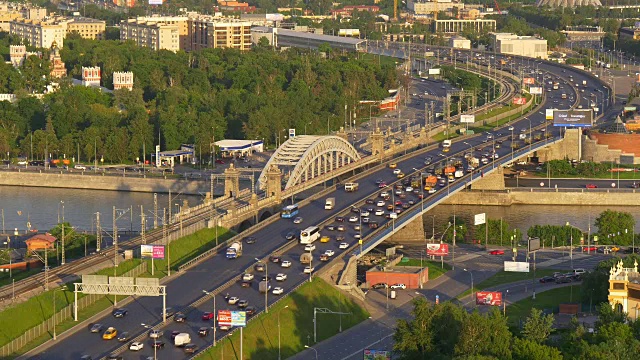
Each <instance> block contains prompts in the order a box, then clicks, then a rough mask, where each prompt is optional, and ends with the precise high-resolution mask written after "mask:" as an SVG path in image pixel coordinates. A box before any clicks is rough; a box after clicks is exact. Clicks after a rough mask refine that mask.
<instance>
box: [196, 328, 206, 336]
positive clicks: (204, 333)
mask: <svg viewBox="0 0 640 360" xmlns="http://www.w3.org/2000/svg"><path fill="white" fill-rule="evenodd" d="M198 335H200V336H207V335H209V328H208V327H206V326H203V327H201V328H200V329H198Z"/></svg>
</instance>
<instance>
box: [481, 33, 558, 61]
mask: <svg viewBox="0 0 640 360" xmlns="http://www.w3.org/2000/svg"><path fill="white" fill-rule="evenodd" d="M489 37H490V38H491V43H492V45H493V48H494V49H495V50H496V51H498V52H499V53H501V54H511V55H520V56H528V57H532V58H539V59H546V58H547V40H545V39H540V38H537V37H534V36H518V35H515V34H511V33H489Z"/></svg>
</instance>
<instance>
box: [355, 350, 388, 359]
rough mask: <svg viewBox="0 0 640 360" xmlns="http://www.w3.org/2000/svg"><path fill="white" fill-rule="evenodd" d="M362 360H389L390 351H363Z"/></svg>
mask: <svg viewBox="0 0 640 360" xmlns="http://www.w3.org/2000/svg"><path fill="white" fill-rule="evenodd" d="M363 355H364V356H363V357H362V358H363V359H364V360H391V351H386V350H373V349H364V352H363Z"/></svg>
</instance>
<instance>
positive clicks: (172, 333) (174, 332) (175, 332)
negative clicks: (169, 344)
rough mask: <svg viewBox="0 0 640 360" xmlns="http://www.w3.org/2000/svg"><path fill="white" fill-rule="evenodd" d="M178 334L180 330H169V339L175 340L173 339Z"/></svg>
mask: <svg viewBox="0 0 640 360" xmlns="http://www.w3.org/2000/svg"><path fill="white" fill-rule="evenodd" d="M178 334H180V331H178V330H173V331H172V332H171V340H175V339H176V336H178Z"/></svg>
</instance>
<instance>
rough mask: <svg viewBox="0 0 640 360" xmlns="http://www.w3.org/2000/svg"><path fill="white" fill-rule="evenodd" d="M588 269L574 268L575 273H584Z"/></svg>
mask: <svg viewBox="0 0 640 360" xmlns="http://www.w3.org/2000/svg"><path fill="white" fill-rule="evenodd" d="M586 272H587V271H586V270H585V269H582V268H578V269H573V275H584V274H585V273H586Z"/></svg>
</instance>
